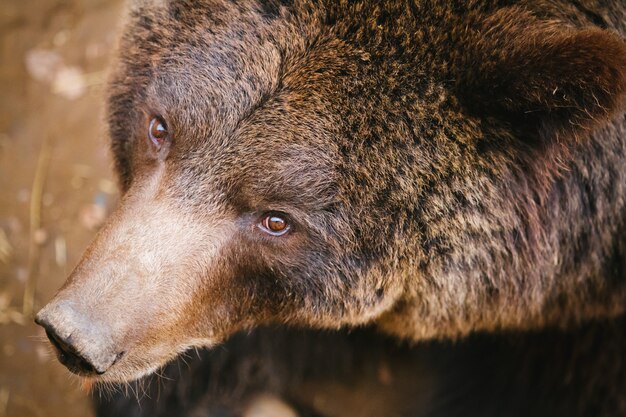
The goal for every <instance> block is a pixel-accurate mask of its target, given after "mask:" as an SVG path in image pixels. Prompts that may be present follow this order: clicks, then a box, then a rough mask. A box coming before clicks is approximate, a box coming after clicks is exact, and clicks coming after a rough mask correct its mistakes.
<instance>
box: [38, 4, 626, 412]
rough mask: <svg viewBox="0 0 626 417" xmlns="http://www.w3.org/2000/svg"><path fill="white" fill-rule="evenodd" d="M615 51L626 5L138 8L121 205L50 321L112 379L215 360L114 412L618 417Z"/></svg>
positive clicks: (623, 255)
mask: <svg viewBox="0 0 626 417" xmlns="http://www.w3.org/2000/svg"><path fill="white" fill-rule="evenodd" d="M625 36H626V3H625V2H624V1H623V0H605V1H602V2H599V1H595V0H506V1H505V0H394V1H384V2H381V1H375V0H354V1H348V0H249V1H237V0H230V1H229V0H202V1H186V0H136V1H134V2H133V3H132V4H131V7H130V11H129V13H128V16H127V18H126V23H125V26H124V30H123V34H122V37H121V41H120V45H119V54H118V55H119V56H118V59H117V61H116V63H115V65H114V67H113V73H112V77H111V81H110V84H109V89H108V94H109V101H108V104H109V112H108V122H109V130H110V136H111V140H112V151H113V155H114V159H115V167H116V170H117V173H118V174H119V179H120V185H121V188H122V191H123V198H122V200H121V202H120V205H119V208H117V210H116V211H115V212H114V213H113V214H112V215H111V217H110V219H109V221H108V223H107V224H106V225H105V226H104V227H103V228H102V229H101V230H100V232H99V233H98V235H97V236H96V238H95V240H94V242H93V243H92V245H91V246H90V247H89V248H88V249H87V251H86V253H85V255H84V257H83V258H82V260H81V261H80V263H79V265H78V266H77V267H76V269H75V270H74V271H73V272H72V274H71V276H70V277H69V278H68V280H67V282H66V284H65V285H64V286H63V287H62V288H61V290H60V291H59V293H58V294H57V295H56V296H55V298H54V299H53V300H52V301H51V302H50V303H49V304H48V305H47V306H45V307H44V308H43V309H42V310H41V311H40V312H39V313H38V315H37V318H36V321H37V322H38V323H39V324H41V325H42V326H43V327H44V328H45V329H46V333H47V335H48V337H49V339H50V341H51V342H52V344H53V345H54V346H55V348H56V351H57V353H58V357H59V359H60V361H61V362H62V363H63V364H65V365H66V366H67V367H68V368H69V369H70V370H71V371H72V372H74V373H77V374H79V375H81V376H83V377H85V378H87V379H89V380H90V381H93V382H96V383H100V384H107V383H116V382H127V381H132V380H135V379H138V378H141V377H144V376H146V375H149V374H151V373H153V372H155V371H156V370H158V369H159V368H161V367H162V366H163V365H165V364H166V363H167V362H169V361H171V360H172V359H174V358H175V357H177V356H178V355H179V354H181V353H183V352H185V351H186V350H188V349H190V348H195V347H214V350H213V351H212V352H208V353H205V354H204V355H205V356H206V355H208V359H207V361H204V362H203V364H204V365H203V364H199V365H197V366H196V365H195V364H194V365H193V366H192V367H191V368H192V369H191V370H189V372H187V373H186V374H183V375H182V376H180V377H179V380H178V381H179V384H171V385H173V387H172V388H170V391H169V392H170V394H171V395H170V394H168V395H164V397H167V399H166V400H165V404H164V403H159V402H158V400H157V399H156V398H155V399H154V400H153V401H154V403H152V404H151V405H150V406H144V408H141V407H139V408H138V409H137V410H135V411H133V408H134V407H132V406H130V405H128V404H127V403H126V402H125V401H124V400H118V401H119V402H117V403H114V404H112V405H109V406H107V405H102V407H101V408H102V410H103V411H102V412H103V413H106V409H109V411H110V410H111V409H112V408H113V409H116V410H117V411H116V413H118V414H131V413H136V414H138V415H144V414H142V413H144V411H141V410H151V411H145V413H150V414H145V415H154V414H157V413H159V410H160V409H162V410H169V411H167V412H166V411H163V414H162V415H239V414H241V413H245V412H246V411H245V409H246V408H245V407H246V405H245V404H247V402H249V401H251V399H252V398H253V397H254V396H255V395H257V394H263V393H272V394H275V395H277V396H278V397H279V398H281V399H283V400H284V401H285V402H287V403H289V404H291V406H292V407H293V409H294V410H296V411H297V412H299V413H300V414H301V415H307V414H310V415H368V414H369V415H386V416H390V415H432V416H434V415H442V416H444V415H445V416H450V415H464V416H466V415H493V416H512V415H528V416H539V415H546V416H547V415H551V416H555V415H559V416H560V415H568V416H570V415H581V416H583V415H626V376H625V375H626V365H624V364H623V362H624V352H626V350H625V348H626V340H625V339H626V337H625V336H624V329H625V327H624V323H625V319H624V318H623V315H624V313H625V309H626V118H625V102H626V42H625V40H624V37H625ZM254 329H256V330H254ZM251 332H252V333H251ZM233 335H236V336H235V337H232V336H233ZM454 341H456V342H454ZM223 343H225V344H223ZM220 346H222V348H220ZM223 347H226V349H227V351H228V352H231V353H230V354H224V353H223V351H221V350H220V349H223ZM281 360H282V361H283V362H281ZM207 362H208V364H206V363H207ZM194 369H203V370H204V371H203V372H202V375H204V377H202V376H198V375H199V374H194ZM167 372H169V371H167ZM209 375H210V376H211V378H210V380H209V382H207V380H206V378H208V376H209ZM231 379H233V381H231ZM181 381H183V382H181ZM184 381H194V382H198V383H197V384H195V383H194V384H193V385H191V384H189V383H188V382H184ZM220 381H223V385H221V384H220V383H219V382H220ZM229 381H230V382H229ZM213 385H215V387H213ZM183 387H187V388H185V389H183ZM229 387H230V388H229ZM385 387H386V388H385ZM181 389H182V391H180V390H181ZM166 391H167V390H166ZM200 391H202V393H204V394H207V393H212V394H211V395H208V394H207V395H208V396H203V395H201V394H199V392H200ZM172 392H173V393H172ZM322 393H325V394H324V398H327V399H328V400H327V401H321V400H319V398H320V397H319V396H320V395H322ZM316 399H317V401H316ZM332 402H336V403H338V404H339V405H337V406H334V405H329V404H331V403H332ZM159 404H161V405H159ZM185 404H187V405H189V404H193V406H186V405H185ZM364 404H365V405H367V406H363V407H361V408H358V407H359V405H364ZM173 405H175V406H173ZM111 407H112V408H111ZM115 407H118V408H115ZM125 407H126V408H125ZM171 407H174V408H171ZM122 409H124V410H126V411H120V410H122ZM357 409H358V410H360V411H356V410H357Z"/></svg>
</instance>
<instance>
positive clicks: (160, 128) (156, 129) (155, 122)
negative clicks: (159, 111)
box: [148, 117, 169, 146]
mask: <svg viewBox="0 0 626 417" xmlns="http://www.w3.org/2000/svg"><path fill="white" fill-rule="evenodd" d="M148 137H149V138H150V140H151V141H152V143H154V144H155V145H156V146H161V145H163V142H165V141H166V140H167V138H168V137H169V132H168V131H167V125H166V124H165V121H163V119H161V118H160V117H154V118H152V120H150V126H149V128H148Z"/></svg>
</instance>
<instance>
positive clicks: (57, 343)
mask: <svg viewBox="0 0 626 417" xmlns="http://www.w3.org/2000/svg"><path fill="white" fill-rule="evenodd" d="M35 323H37V324H39V325H40V326H42V327H43V328H44V329H45V330H46V336H48V339H49V340H50V343H52V346H54V349H55V351H56V354H57V358H58V359H59V362H61V363H62V364H63V365H65V366H66V367H67V369H69V370H70V371H72V372H74V373H75V374H78V375H84V376H89V375H94V374H98V375H101V374H103V373H104V371H102V370H97V369H96V367H95V366H94V365H93V364H92V363H91V362H89V360H87V359H86V358H84V357H83V356H82V355H81V354H80V353H78V351H77V350H76V347H74V346H73V345H72V335H69V336H68V337H66V338H63V337H61V336H59V335H58V334H57V333H56V331H55V330H54V328H53V327H52V326H51V325H50V323H47V322H46V321H45V320H40V319H35Z"/></svg>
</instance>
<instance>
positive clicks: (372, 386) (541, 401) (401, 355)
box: [97, 319, 626, 417]
mask: <svg viewBox="0 0 626 417" xmlns="http://www.w3.org/2000/svg"><path fill="white" fill-rule="evenodd" d="M624 330H625V327H624V320H623V319H622V320H615V321H607V322H604V321H602V322H598V323H593V324H587V325H585V326H582V327H581V328H580V329H578V330H577V331H576V332H571V331H570V332H561V331H542V332H528V333H524V334H520V333H502V334H499V335H493V334H478V335H472V336H470V337H469V338H467V339H464V340H463V341H459V342H428V343H422V344H420V345H419V346H417V347H412V346H410V345H407V344H402V343H398V342H397V341H396V340H393V339H389V338H384V337H381V336H380V335H379V334H377V332H376V331H375V330H374V329H359V330H355V331H352V332H345V331H344V332H314V331H302V330H286V329H277V328H261V329H259V330H256V331H254V332H252V333H249V334H248V333H246V334H238V335H236V336H234V337H233V338H232V339H231V340H230V341H229V342H228V343H226V344H225V345H224V346H221V347H219V348H216V349H213V350H212V351H210V352H209V351H202V352H201V353H200V355H199V356H197V355H196V354H195V353H194V352H190V353H189V355H188V356H187V358H186V359H184V361H183V360H179V361H177V363H173V364H171V365H170V366H168V367H167V368H166V369H165V370H164V371H163V373H162V374H161V375H163V377H164V378H158V377H156V376H154V377H152V378H150V380H147V381H144V386H145V387H147V388H145V392H142V391H141V390H139V391H138V392H139V393H140V394H139V395H140V398H141V399H140V400H139V401H138V400H137V399H136V398H135V397H133V396H131V397H128V396H126V395H124V394H123V393H117V394H116V395H114V396H113V397H111V396H110V394H105V393H101V394H100V395H101V397H99V398H98V406H97V410H98V415H99V416H103V417H104V416H111V417H113V416H120V415H124V416H126V417H148V416H150V417H161V416H163V417H165V416H168V417H171V416H195V417H204V416H207V417H208V416H211V417H214V416H224V417H226V416H239V415H241V413H242V411H243V410H244V409H245V407H246V406H247V404H248V403H249V401H250V400H251V398H253V396H254V395H255V394H258V393H272V394H274V395H277V396H279V397H281V398H283V399H284V400H285V401H287V402H289V403H290V404H291V405H292V406H293V407H294V408H295V409H297V410H298V411H299V413H300V415H301V416H318V415H328V416H344V415H345V416H359V417H368V416H371V417H380V416H385V417H399V416H414V417H422V416H424V417H425V416H428V417H502V416H507V417H517V416H519V417H522V416H524V417H531V416H532V417H555V416H563V417H565V416H567V417H579V416H580V417H583V416H623V415H625V414H626V395H625V394H624V388H625V387H626V368H625V367H624V349H626V343H625V342H624Z"/></svg>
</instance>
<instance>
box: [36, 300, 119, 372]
mask: <svg viewBox="0 0 626 417" xmlns="http://www.w3.org/2000/svg"><path fill="white" fill-rule="evenodd" d="M35 323H37V324H38V325H40V326H42V327H43V328H44V329H45V331H46V336H47V337H48V339H49V340H50V343H51V344H52V346H53V347H54V351H55V353H56V355H57V358H58V360H59V362H61V363H62V364H63V365H65V367H67V369H69V370H70V371H71V372H72V373H74V374H77V375H80V376H95V375H102V374H104V373H105V372H106V371H107V370H108V369H109V368H110V367H111V366H113V365H114V364H115V363H116V362H117V361H118V360H119V359H120V358H121V357H122V356H123V354H124V352H123V351H117V350H116V349H114V347H113V346H112V345H111V337H110V334H109V331H108V330H107V329H106V328H105V326H104V325H102V324H98V323H92V322H91V320H89V319H87V318H86V317H85V316H84V315H82V314H81V313H80V312H78V311H77V310H76V309H75V308H74V307H73V306H72V305H71V304H70V303H68V302H66V301H56V300H55V301H52V302H51V303H50V304H48V305H47V306H45V307H44V308H43V309H42V310H41V311H39V313H38V314H37V316H36V317H35Z"/></svg>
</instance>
